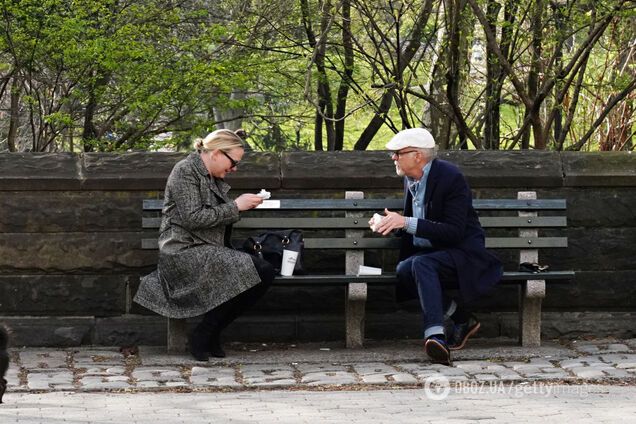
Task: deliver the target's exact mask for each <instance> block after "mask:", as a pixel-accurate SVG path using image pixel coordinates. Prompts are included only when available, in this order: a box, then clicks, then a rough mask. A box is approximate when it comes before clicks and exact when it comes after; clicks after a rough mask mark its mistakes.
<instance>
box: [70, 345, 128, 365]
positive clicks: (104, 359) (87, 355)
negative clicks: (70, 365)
mask: <svg viewBox="0 0 636 424" xmlns="http://www.w3.org/2000/svg"><path fill="white" fill-rule="evenodd" d="M73 361H74V365H75V367H76V368H91V367H94V366H116V365H124V364H125V363H126V361H125V359H124V357H123V355H122V354H121V353H119V350H115V349H95V350H80V351H76V352H74V353H73Z"/></svg>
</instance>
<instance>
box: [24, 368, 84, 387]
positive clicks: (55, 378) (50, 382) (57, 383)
mask: <svg viewBox="0 0 636 424" xmlns="http://www.w3.org/2000/svg"><path fill="white" fill-rule="evenodd" d="M27 387H28V388H29V389H30V390H71V389H73V388H74V385H73V373H72V372H71V371H69V370H65V369H57V370H49V371H47V372H30V373H29V374H28V375H27Z"/></svg>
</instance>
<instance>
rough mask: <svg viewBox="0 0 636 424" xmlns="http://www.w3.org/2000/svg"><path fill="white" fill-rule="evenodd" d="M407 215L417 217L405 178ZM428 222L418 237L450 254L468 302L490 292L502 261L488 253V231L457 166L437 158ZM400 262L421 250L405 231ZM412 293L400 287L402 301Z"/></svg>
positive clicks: (431, 178) (421, 221) (427, 205)
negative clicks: (480, 221)
mask: <svg viewBox="0 0 636 424" xmlns="http://www.w3.org/2000/svg"><path fill="white" fill-rule="evenodd" d="M404 202H405V203H404V216H413V207H412V196H411V193H410V191H409V190H408V188H407V183H406V179H405V198H404ZM424 207H425V216H426V219H418V222H417V231H416V235H417V236H418V237H424V238H427V239H428V240H430V242H431V244H432V245H433V250H445V251H447V252H448V253H449V254H450V256H451V258H452V259H453V261H454V262H455V267H456V269H457V283H458V286H459V292H460V295H461V298H462V300H463V301H464V302H470V301H472V300H474V299H476V298H478V297H479V296H481V295H484V294H486V293H487V292H488V291H490V290H491V289H492V288H493V287H494V286H495V285H496V284H497V283H498V282H499V280H500V278H501V274H502V272H503V268H502V265H501V262H500V261H499V259H498V258H497V257H496V256H495V255H493V254H492V253H490V252H489V251H487V250H486V247H485V240H484V230H483V229H482V228H481V225H480V224H479V220H478V218H477V213H476V212H475V209H473V205H472V194H471V192H470V187H468V183H467V182H466V179H465V178H464V175H463V174H462V173H461V171H460V170H459V169H458V168H457V167H456V166H455V165H453V164H451V163H449V162H446V161H443V160H440V159H434V160H433V163H432V164H431V170H430V172H429V175H428V180H427V181H426V195H425V198H424ZM400 233H401V237H402V244H401V249H400V260H403V259H406V258H407V257H409V256H411V255H413V254H414V253H415V252H417V251H418V248H417V247H415V246H413V236H412V235H411V234H408V233H407V232H406V231H401V232H400ZM410 293H412V290H407V289H406V288H404V287H401V286H400V285H399V284H398V286H397V292H396V295H397V299H398V300H399V301H402V300H407V299H409V298H413V295H412V294H410Z"/></svg>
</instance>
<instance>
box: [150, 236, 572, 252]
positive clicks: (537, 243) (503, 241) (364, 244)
mask: <svg viewBox="0 0 636 424" xmlns="http://www.w3.org/2000/svg"><path fill="white" fill-rule="evenodd" d="M233 242H234V244H235V245H239V244H240V243H242V240H240V239H237V240H233ZM567 246H568V240H567V238H566V237H523V238H522V237H489V238H486V247H487V248H489V249H538V248H546V247H567ZM399 247H400V239H398V238H395V237H387V238H380V237H377V238H353V237H352V238H344V237H342V238H306V239H305V249H397V248H399ZM141 248H142V249H144V250H152V249H157V239H156V238H149V239H142V240H141Z"/></svg>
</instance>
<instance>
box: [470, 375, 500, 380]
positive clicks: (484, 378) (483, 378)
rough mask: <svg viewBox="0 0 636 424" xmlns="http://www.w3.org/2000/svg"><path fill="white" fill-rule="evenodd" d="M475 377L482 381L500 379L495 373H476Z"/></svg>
mask: <svg viewBox="0 0 636 424" xmlns="http://www.w3.org/2000/svg"><path fill="white" fill-rule="evenodd" d="M474 377H475V379H477V380H480V381H497V380H499V377H497V376H496V375H494V374H475V375H474Z"/></svg>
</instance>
